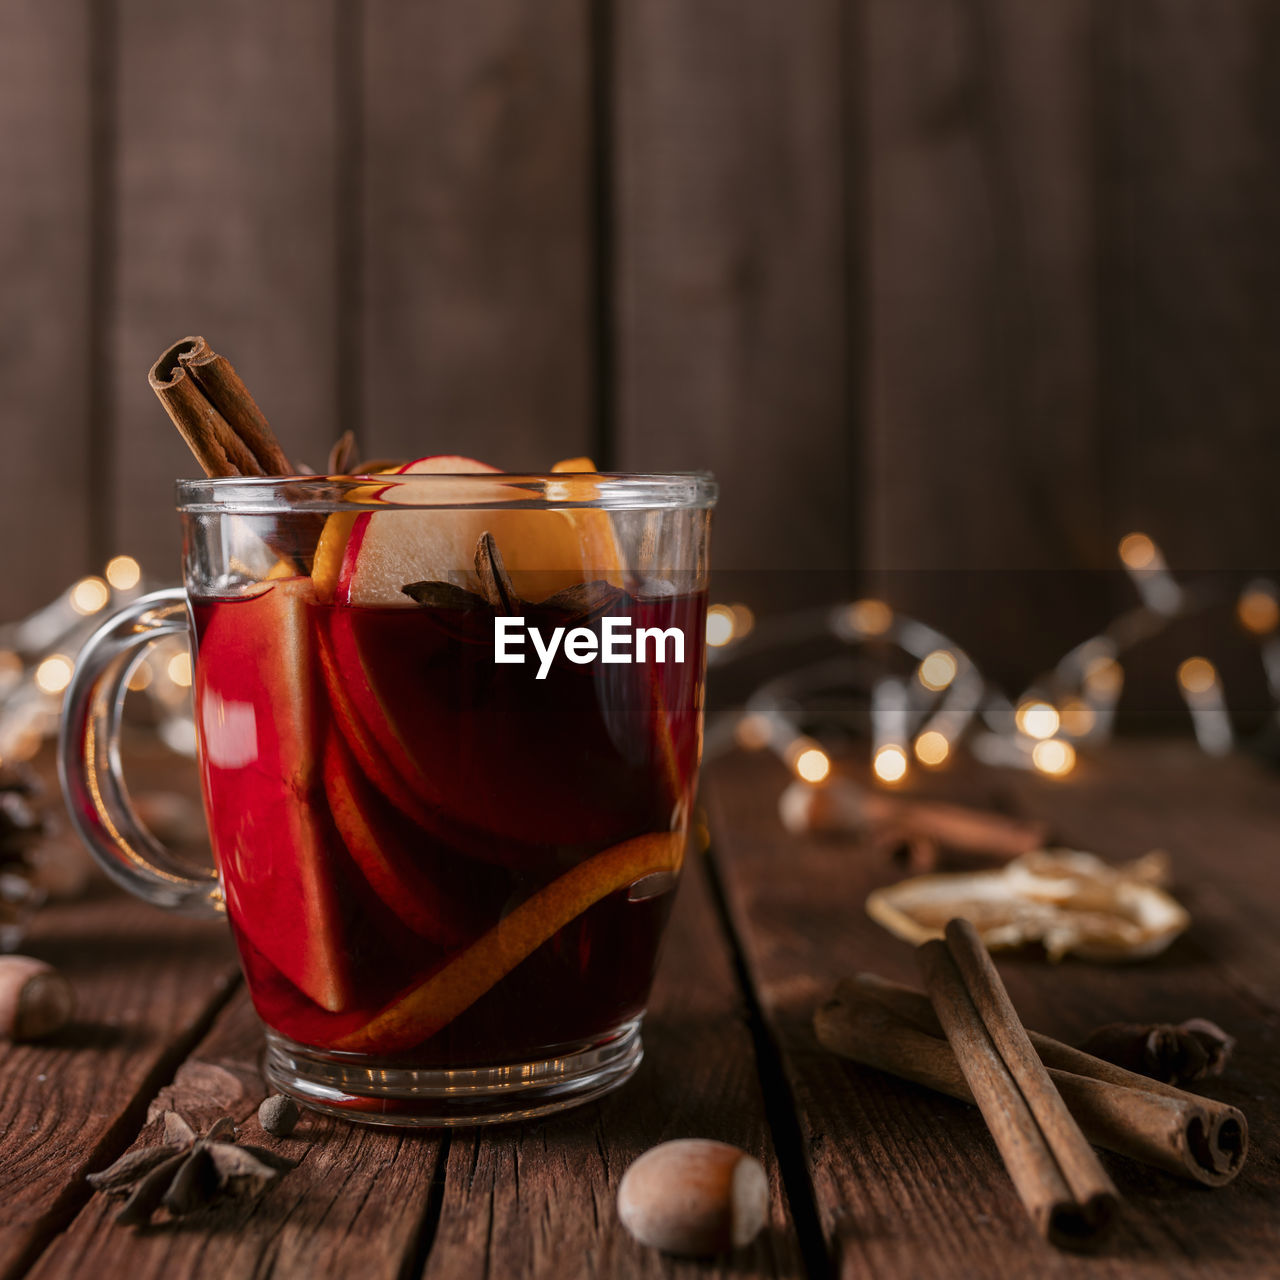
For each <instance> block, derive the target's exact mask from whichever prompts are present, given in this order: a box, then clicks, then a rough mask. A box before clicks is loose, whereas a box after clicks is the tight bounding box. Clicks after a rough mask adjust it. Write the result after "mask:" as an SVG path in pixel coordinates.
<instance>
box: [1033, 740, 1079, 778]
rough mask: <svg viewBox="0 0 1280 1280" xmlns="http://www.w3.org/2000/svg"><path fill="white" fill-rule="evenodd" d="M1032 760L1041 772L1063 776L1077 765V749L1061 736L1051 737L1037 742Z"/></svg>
mask: <svg viewBox="0 0 1280 1280" xmlns="http://www.w3.org/2000/svg"><path fill="white" fill-rule="evenodd" d="M1031 762H1032V764H1034V765H1035V767H1036V768H1037V769H1039V770H1040V772H1041V773H1047V774H1049V775H1050V777H1054V778H1061V777H1062V776H1063V775H1064V774H1068V773H1070V772H1071V770H1072V769H1074V768H1075V767H1076V749H1075V748H1074V747H1073V746H1072V745H1071V743H1069V742H1063V741H1062V739H1061V738H1049V739H1047V740H1046V741H1044V742H1037V743H1036V745H1035V747H1034V748H1033V749H1032V752H1031Z"/></svg>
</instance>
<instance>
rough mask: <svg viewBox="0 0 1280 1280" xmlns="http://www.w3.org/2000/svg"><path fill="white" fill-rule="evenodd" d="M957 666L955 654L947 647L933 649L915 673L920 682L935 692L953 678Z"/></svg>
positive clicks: (943, 687) (944, 686)
mask: <svg viewBox="0 0 1280 1280" xmlns="http://www.w3.org/2000/svg"><path fill="white" fill-rule="evenodd" d="M958 670H959V666H958V665H957V663H956V658H955V654H953V653H951V652H950V651H949V650H947V649H935V650H934V651H933V652H932V653H931V654H929V655H928V657H926V658H925V659H924V661H923V662H921V664H920V670H919V671H918V672H917V674H918V675H919V677H920V683H921V684H922V685H924V687H925V688H926V689H932V690H933V691H934V692H935V693H937V692H939V691H940V690H942V689H945V688H946V687H947V686H948V685H949V684H950V683H951V682H952V681H953V680H954V679H955V678H956V672H957V671H958Z"/></svg>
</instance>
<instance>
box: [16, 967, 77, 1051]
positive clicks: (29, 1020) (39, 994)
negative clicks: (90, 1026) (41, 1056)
mask: <svg viewBox="0 0 1280 1280" xmlns="http://www.w3.org/2000/svg"><path fill="white" fill-rule="evenodd" d="M74 1010H75V993H74V992H73V991H72V989H71V983H70V982H68V981H67V979H66V977H65V976H64V975H63V974H61V973H59V972H58V970H57V969H55V968H54V967H53V966H52V965H51V964H47V963H46V962H45V961H43V960H37V959H35V958H34V957H32V956H0V1036H3V1037H5V1038H6V1039H9V1040H15V1041H17V1040H40V1039H43V1038H44V1037H45V1036H49V1035H52V1034H53V1033H54V1032H55V1031H58V1030H59V1029H60V1028H62V1027H65V1026H66V1025H67V1023H68V1022H69V1021H70V1019H71V1014H72V1013H73V1011H74Z"/></svg>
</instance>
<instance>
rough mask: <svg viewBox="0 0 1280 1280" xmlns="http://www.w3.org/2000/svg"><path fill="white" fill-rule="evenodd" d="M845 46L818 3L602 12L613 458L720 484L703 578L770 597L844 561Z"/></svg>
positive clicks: (833, 574)
mask: <svg viewBox="0 0 1280 1280" xmlns="http://www.w3.org/2000/svg"><path fill="white" fill-rule="evenodd" d="M843 42H844V26H843V22H842V16H841V7H840V6H839V5H838V4H836V3H833V2H832V0H804V2H803V3H799V4H793V5H788V6H785V7H779V6H778V5H776V4H772V3H769V0H750V2H749V3H742V2H740V0H716V2H714V3H704V4H694V5H690V4H684V3H680V2H679V0H655V2H654V3H646V4H624V5H619V6H618V8H617V25H616V39H615V44H614V57H615V85H616V88H615V102H616V127H615V135H614V136H615V148H616V162H615V164H616V177H615V200H616V228H615V245H616V260H615V266H614V271H615V288H616V295H617V296H616V323H617V384H616V414H617V443H616V452H617V459H618V462H619V463H620V465H622V466H624V467H627V468H631V469H665V468H676V469H702V468H709V469H711V470H713V471H714V472H715V473H716V474H717V476H718V477H719V478H720V480H721V482H722V485H723V488H724V494H723V498H722V502H721V507H720V512H719V515H718V517H717V520H718V523H717V532H716V544H715V547H716V550H715V559H716V565H717V567H718V569H719V570H720V571H721V572H722V574H723V573H724V572H725V571H728V572H729V573H733V574H737V573H739V572H740V571H749V574H751V575H758V576H759V577H760V578H762V579H764V583H765V585H766V586H767V589H768V591H769V592H770V593H772V594H773V595H774V597H775V598H777V597H778V596H779V595H781V596H782V597H783V598H785V597H786V595H787V594H788V591H790V593H792V594H795V595H801V596H803V595H804V594H806V593H807V594H808V595H809V596H810V597H812V596H813V595H814V594H817V595H818V597H819V598H830V596H831V595H832V594H833V593H835V592H838V591H839V590H841V589H842V587H843V589H844V590H846V591H847V590H848V589H849V583H848V579H847V578H844V579H843V582H842V578H843V575H844V572H845V571H848V570H849V569H850V568H851V567H852V565H853V563H854V557H855V552H854V547H853V544H852V540H851V536H852V531H853V527H854V526H853V518H852V517H853V510H854V504H855V494H856V489H855V474H854V469H855V463H856V446H855V436H854V435H853V433H852V431H851V429H850V426H851V424H850V420H849V409H850V406H849V403H848V396H847V386H846V357H847V354H848V350H849V348H848V341H849V334H848V325H849V317H848V314H847V306H848V301H847V298H848V290H849V287H850V282H849V280H848V279H847V274H846V273H847V259H846V252H847V245H848V228H847V227H846V225H845V215H846V193H845V186H844V183H845V164H844V152H845V147H846V145H847V140H846V138H845V134H844V127H845V121H844V114H843V112H844V101H843V97H842V83H843V81H842V74H843V71H842V69H843V64H844V43H843ZM859 283H860V282H859ZM783 530H785V535H784V536H780V534H781V533H782V531H783ZM806 570H811V571H814V570H816V571H820V578H819V580H818V581H817V582H816V583H808V582H806V581H805V577H806V574H805V571H806ZM765 575H767V578H765ZM740 581H741V586H740V594H745V595H746V597H747V598H748V599H749V600H750V601H751V602H752V603H753V604H758V603H760V602H761V601H762V598H763V597H764V596H765V590H763V589H762V582H761V581H759V580H756V581H753V580H752V578H751V577H749V576H747V575H743V576H742V578H741V580H740ZM736 586H738V581H735V587H736Z"/></svg>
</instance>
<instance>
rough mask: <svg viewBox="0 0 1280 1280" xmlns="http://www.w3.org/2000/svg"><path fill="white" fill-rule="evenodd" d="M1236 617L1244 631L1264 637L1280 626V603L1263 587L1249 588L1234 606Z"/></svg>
mask: <svg viewBox="0 0 1280 1280" xmlns="http://www.w3.org/2000/svg"><path fill="white" fill-rule="evenodd" d="M1236 617H1237V618H1239V619H1240V625H1241V626H1242V627H1244V629H1245V630H1246V631H1252V632H1253V634H1254V635H1255V636H1265V635H1266V634H1267V633H1268V632H1271V631H1274V630H1275V629H1276V627H1277V626H1278V625H1280V601H1277V600H1276V597H1275V595H1274V594H1273V593H1272V592H1271V591H1269V590H1267V589H1266V588H1264V587H1249V588H1247V589H1246V590H1245V592H1244V593H1243V594H1242V595H1241V597H1240V600H1239V602H1238V603H1237V604H1236Z"/></svg>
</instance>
